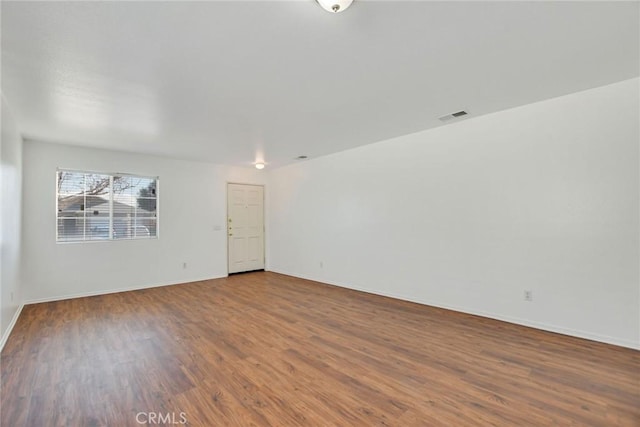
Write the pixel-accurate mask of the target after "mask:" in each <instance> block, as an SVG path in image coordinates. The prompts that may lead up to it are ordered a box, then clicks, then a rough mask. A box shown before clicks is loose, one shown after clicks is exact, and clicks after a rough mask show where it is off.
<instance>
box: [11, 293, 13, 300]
mask: <svg viewBox="0 0 640 427" xmlns="http://www.w3.org/2000/svg"><path fill="white" fill-rule="evenodd" d="M11 302H13V292H11Z"/></svg>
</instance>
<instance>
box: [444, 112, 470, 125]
mask: <svg viewBox="0 0 640 427" xmlns="http://www.w3.org/2000/svg"><path fill="white" fill-rule="evenodd" d="M467 114H469V113H467V112H466V111H464V110H461V111H456V112H455V113H451V114H447V115H445V116H442V117H438V119H439V120H440V121H441V122H448V121H449V120H453V119H457V118H458V117H462V116H466V115H467Z"/></svg>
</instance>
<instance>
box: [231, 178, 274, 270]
mask: <svg viewBox="0 0 640 427" xmlns="http://www.w3.org/2000/svg"><path fill="white" fill-rule="evenodd" d="M229 184H232V185H251V186H254V187H262V263H263V264H264V271H267V224H266V219H267V216H266V211H267V210H266V203H265V202H266V199H267V196H266V191H267V187H266V185H264V184H252V183H248V182H237V181H227V182H226V185H225V187H226V189H225V190H226V191H225V205H226V212H225V219H224V232H225V234H226V235H227V236H226V237H227V239H226V242H227V244H226V247H225V252H226V253H227V257H226V258H227V277H229V274H235V273H229V261H230V260H229V257H230V254H229V237H231V236H229Z"/></svg>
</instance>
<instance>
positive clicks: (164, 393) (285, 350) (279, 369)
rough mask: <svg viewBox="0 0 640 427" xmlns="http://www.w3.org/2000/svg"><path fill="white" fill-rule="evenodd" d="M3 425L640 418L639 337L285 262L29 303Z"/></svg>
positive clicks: (593, 422)
mask: <svg viewBox="0 0 640 427" xmlns="http://www.w3.org/2000/svg"><path fill="white" fill-rule="evenodd" d="M1 364H2V366H1V370H2V390H1V403H2V407H1V411H2V412H1V420H2V426H7V427H18V426H118V427H119V426H138V425H144V424H147V425H158V424H163V425H180V423H181V422H185V421H186V422H187V424H188V425H193V426H402V427H405V426H472V425H482V426H484V425H498V426H547V425H554V426H556V425H559V426H562V425H579V426H616V425H620V426H640V352H638V351H634V350H630V349H624V348H620V347H615V346H610V345H605V344H600V343H596V342H591V341H586V340H581V339H577V338H571V337H566V336H561V335H557V334H552V333H547V332H542V331H538V330H534V329H530V328H525V327H521V326H516V325H512V324H508V323H503V322H499V321H494V320H490V319H485V318H481V317H476V316H471V315H466V314H461V313H456V312H452V311H447V310H442V309H436V308H432V307H428V306H422V305H419V304H413V303H409V302H403V301H398V300H393V299H390V298H384V297H380V296H374V295H370V294H365V293H360V292H356V291H350V290H346V289H341V288H337V287H332V286H328V285H323V284H319V283H316V282H311V281H306V280H301V279H296V278H292V277H288V276H283V275H279V274H275V273H264V272H260V273H251V274H244V275H237V276H232V277H229V278H227V279H219V280H211V281H205V282H195V283H190V284H184V285H177V286H167V287H162V288H154V289H147V290H141V291H133V292H124V293H118V294H110V295H104V296H97V297H90V298H79V299H73V300H66V301H59V302H52V303H44V304H36V305H29V306H26V307H25V308H24V310H23V312H22V315H21V317H20V319H19V320H18V323H17V325H16V326H15V328H14V330H13V333H12V335H11V336H10V338H9V340H8V342H7V344H6V346H5V348H4V350H3V352H2V359H1Z"/></svg>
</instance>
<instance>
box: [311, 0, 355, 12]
mask: <svg viewBox="0 0 640 427" xmlns="http://www.w3.org/2000/svg"><path fill="white" fill-rule="evenodd" d="M316 1H317V2H318V4H319V5H320V6H321V7H322V8H323V9H324V10H326V11H327V12H331V13H338V12H342V11H343V10H346V9H347V8H348V7H349V6H351V3H353V0H316Z"/></svg>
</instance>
